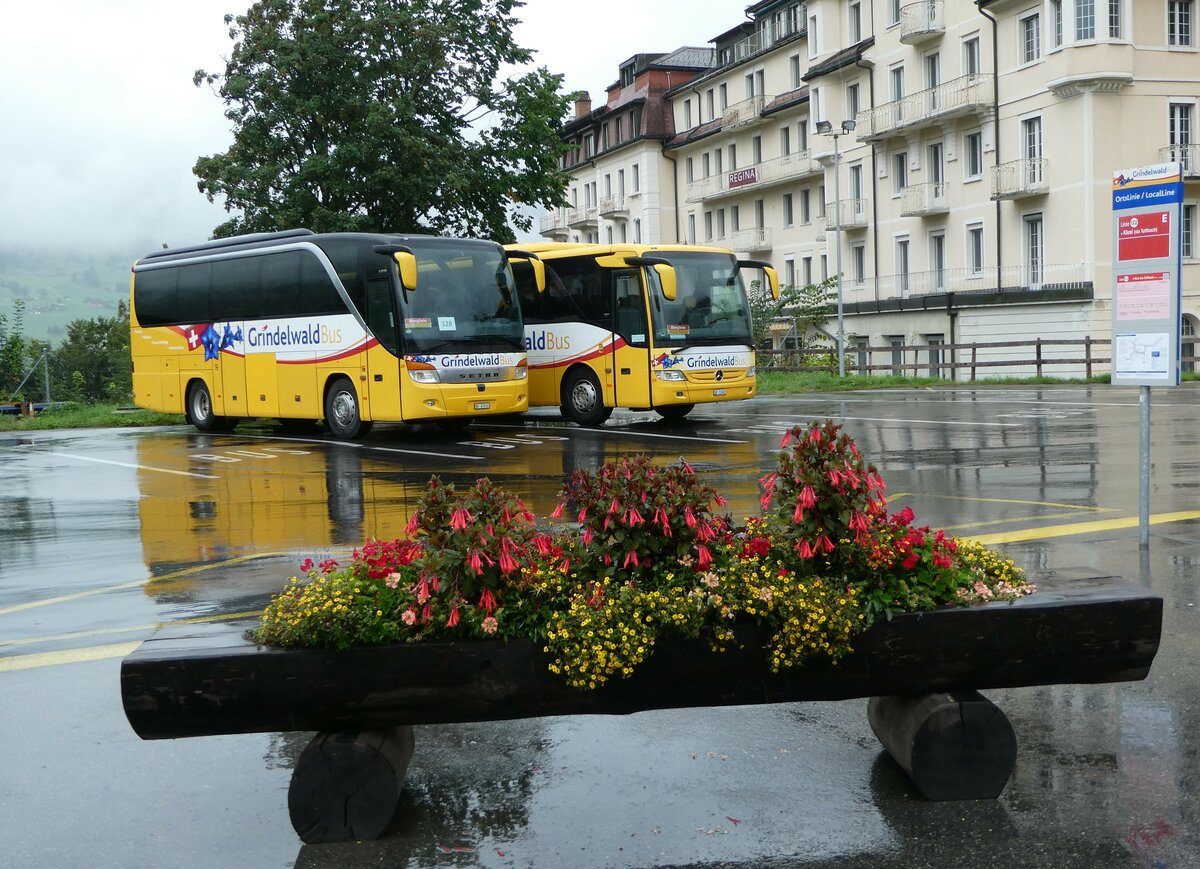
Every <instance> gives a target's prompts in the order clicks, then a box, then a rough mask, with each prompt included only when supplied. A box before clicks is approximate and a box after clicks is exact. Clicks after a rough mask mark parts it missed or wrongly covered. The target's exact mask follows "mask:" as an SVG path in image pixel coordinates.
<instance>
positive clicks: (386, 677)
mask: <svg viewBox="0 0 1200 869" xmlns="http://www.w3.org/2000/svg"><path fill="white" fill-rule="evenodd" d="M1031 580H1032V581H1034V582H1036V583H1037V585H1038V591H1037V592H1036V593H1035V594H1033V595H1030V596H1028V597H1023V598H1020V599H1018V600H1016V601H1013V602H1004V603H984V604H976V605H972V606H968V607H956V608H949V609H941V610H937V611H933V612H923V613H909V614H902V615H898V616H896V617H895V618H893V619H892V620H891V621H884V620H882V619H881V620H879V621H878V622H877V623H876V624H875V625H873V626H872V627H871V628H870V629H869V630H867V631H865V632H864V633H862V634H861V635H858V636H857V637H855V638H854V642H853V647H854V651H853V652H852V653H850V654H849V655H847V656H846V657H845V658H843V659H842V660H841V661H840V662H839V663H838V664H836V665H832V664H830V663H829V662H828V661H821V660H818V661H814V662H810V663H809V664H807V665H805V666H802V667H799V668H795V669H791V670H786V671H784V672H782V673H778V674H773V673H771V672H770V669H769V666H768V654H767V651H766V646H767V642H768V640H769V635H768V634H766V633H765V632H764V631H762V630H761V629H759V628H758V627H756V626H753V625H746V626H742V627H739V628H738V629H737V636H738V640H739V642H740V644H741V648H740V649H735V648H730V649H729V650H728V651H726V652H723V653H716V652H712V651H711V650H710V648H709V645H708V642H707V641H706V640H705V639H703V638H702V639H697V640H689V639H671V640H662V641H660V642H659V643H658V644H657V645H656V647H655V650H654V653H653V654H652V655H651V656H650V658H649V659H648V660H647V661H646V662H645V663H644V664H642V665H641V666H640V667H639V668H638V669H637V670H636V671H635V673H634V675H633V676H631V677H630V678H628V679H618V680H614V681H613V682H611V683H609V684H608V685H605V686H604V687H602V688H600V689H597V690H594V691H581V690H578V689H573V688H570V687H568V686H567V685H565V684H564V683H563V681H562V679H561V678H560V677H558V676H556V675H554V674H552V673H550V672H549V671H548V669H547V664H548V658H547V656H546V655H545V654H544V653H543V652H542V650H541V648H540V646H538V645H537V644H535V643H532V642H530V641H523V640H510V641H495V642H491V641H463V642H428V643H419V644H409V645H395V646H378V647H366V648H354V649H347V650H345V651H340V652H339V651H323V650H315V649H276V648H267V647H264V646H257V645H255V644H254V643H252V642H250V641H249V640H247V639H246V638H245V636H244V629H245V627H247V625H245V624H242V625H241V626H232V627H231V626H226V627H225V629H224V631H223V632H217V631H214V629H213V628H211V627H208V628H198V627H195V626H187V627H185V628H180V629H173V630H169V631H164V632H162V633H160V634H159V635H156V636H155V637H153V638H151V639H149V640H147V641H145V642H144V643H142V644H141V646H140V647H139V648H138V649H137V650H135V651H134V652H133V653H131V654H130V655H129V656H127V657H126V658H125V660H124V661H123V663H122V667H121V692H122V700H123V704H124V708H125V713H126V716H127V717H128V719H129V722H130V724H131V725H132V726H133V729H134V730H135V731H136V732H137V733H138V735H139V736H141V737H142V738H144V739H172V738H178V737H189V736H205V735H213V734H226V733H249V732H275V731H288V730H315V731H319V732H320V733H319V735H318V736H317V737H316V740H321V741H325V740H328V739H329V738H330V737H329V736H328V734H340V735H344V736H340V737H339V739H340V740H341V741H340V742H338V743H337V744H338V745H340V746H342V747H341V748H340V749H339V751H340V752H341V754H343V755H345V757H346V758H347V760H346V761H345V763H341V762H339V761H338V759H337V757H336V755H338V753H339V751H330V750H324V751H320V750H318V749H313V752H314V754H319V755H320V756H321V757H322V758H323V760H322V761H321V762H320V763H311V762H310V763H306V762H305V761H304V758H303V757H302V758H301V762H300V763H299V764H298V765H297V769H296V772H295V774H294V778H293V782H292V794H291V796H290V798H289V803H290V808H291V813H292V819H293V824H294V825H295V826H296V829H297V832H298V833H300V835H301V836H302V837H303V838H305V841H310V842H313V841H333V840H337V839H344V838H352V837H354V838H359V839H362V838H370V837H372V836H376V835H379V833H380V832H382V829H383V826H386V824H384V825H383V826H381V825H380V821H379V818H378V811H377V805H376V804H377V803H378V802H379V800H369V801H365V802H366V803H368V804H371V805H372V806H375V807H374V808H372V812H374V815H375V816H373V817H372V818H370V819H366V818H364V819H362V820H361V821H360V820H358V819H357V818H356V816H355V814H354V811H353V806H352V805H351V804H352V803H354V802H355V800H354V795H355V793H356V790H357V788H358V782H360V781H361V782H363V783H366V782H375V783H376V784H375V785H372V787H375V788H377V789H378V792H379V793H381V794H382V795H383V796H384V798H385V800H384V801H385V802H387V801H389V800H392V793H393V791H394V792H395V793H396V794H398V791H399V786H400V785H399V782H401V781H402V780H403V776H404V770H405V768H406V767H407V764H408V757H410V756H411V753H412V741H411V740H412V734H411V727H410V726H411V725H416V724H434V723H446V722H468V721H492V720H502V719H515V718H530V717H539V716H547V715H576V714H628V713H632V712H639V711H643V710H649V709H666V708H682V707H705V706H727V705H742V704H759V703H783V702H794V701H804V700H844V699H849V698H856V697H872V698H876V699H875V700H873V701H872V703H871V704H870V707H869V711H868V714H869V718H870V722H871V725H872V728H873V729H874V730H875V733H876V735H877V736H878V737H879V739H880V741H881V743H882V744H883V745H884V747H885V748H886V749H887V750H888V751H889V753H890V754H891V755H892V756H893V757H894V758H896V760H897V762H898V763H899V764H900V765H901V767H903V768H904V769H905V771H906V772H907V773H908V774H909V775H910V776H911V777H912V779H913V781H914V783H915V784H916V785H917V786H918V788H919V789H921V791H922V792H923V793H924V794H925V795H926V796H927V797H929V798H931V799H980V798H994V797H996V796H997V795H998V794H999V793H1000V790H1001V789H1002V788H1003V787H1004V784H1005V782H1007V780H1008V778H1009V775H1010V774H1011V772H1012V768H1013V764H1014V762H1015V757H1016V741H1015V738H1014V737H1013V735H1012V734H1013V731H1012V727H1011V725H1010V724H1009V722H1008V720H1007V719H1006V718H1005V717H1004V714H1003V713H1002V712H1000V710H999V709H997V708H996V707H995V706H994V705H992V704H991V703H990V702H988V701H987V700H986V699H985V698H983V697H982V696H981V695H979V694H978V693H977V691H978V690H979V689H987V688H1012V687H1019V686H1032V685H1050V684H1064V683H1065V684H1077V683H1100V682H1123V681H1135V680H1139V679H1143V678H1145V677H1146V675H1147V674H1148V673H1149V670H1150V665H1151V663H1152V661H1153V659H1154V656H1155V654H1156V652H1157V650H1158V644H1159V636H1160V631H1161V625H1162V605H1163V602H1162V598H1161V597H1159V596H1157V595H1155V594H1152V593H1150V592H1148V591H1146V590H1145V589H1142V588H1140V587H1138V586H1135V585H1133V584H1131V583H1128V582H1126V581H1124V580H1123V579H1121V578H1119V577H1113V576H1099V575H1095V574H1094V573H1091V572H1087V571H1066V572H1063V571H1060V572H1057V573H1054V574H1050V575H1045V576H1035V577H1031ZM364 732H371V734H372V735H370V736H369V737H366V739H367V740H368V742H369V745H368V746H367V747H366V748H362V747H361V746H360V747H359V748H357V749H355V748H345V745H346V744H349V743H354V742H355V740H356V739H357V740H359V742H361V741H362V740H361V739H359V737H360V735H361V734H363V733H364ZM370 740H375V741H374V742H370ZM310 748H312V746H310ZM307 753H308V752H306V754H307ZM364 757H367V758H378V760H377V761H366V762H364V760H363V758H364ZM378 764H383V767H382V768H381V767H379V766H378ZM389 777H390V779H389ZM389 780H390V783H389ZM380 782H382V783H383V784H382V785H380V784H379V783H380ZM364 786H365V784H364ZM323 791H324V792H326V795H325V797H324V798H322V797H321V794H322V792H323ZM331 793H336V794H337V795H340V796H337V797H336V798H335V797H331V796H330V794H331ZM322 799H324V804H323V805H322V806H319V805H317V803H318V802H319V801H320V800H322ZM359 802H360V803H361V802H364V801H362V800H359ZM392 807H394V801H393V802H392ZM388 817H390V809H389V814H388Z"/></svg>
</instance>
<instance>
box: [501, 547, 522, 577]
mask: <svg viewBox="0 0 1200 869" xmlns="http://www.w3.org/2000/svg"><path fill="white" fill-rule="evenodd" d="M518 569H519V567H518V565H517V562H515V561H513V557H512V556H511V555H509V554H508V553H507V552H501V553H500V572H501V573H512V572H513V571H515V570H518Z"/></svg>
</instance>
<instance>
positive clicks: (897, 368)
mask: <svg viewBox="0 0 1200 869" xmlns="http://www.w3.org/2000/svg"><path fill="white" fill-rule="evenodd" d="M885 340H886V341H887V342H888V346H889V347H891V348H892V376H893V377H903V376H904V368H903V367H902V366H903V365H904V336H903V335H888V336H887V338H886V339H885Z"/></svg>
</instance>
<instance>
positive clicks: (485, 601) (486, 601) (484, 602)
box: [479, 588, 496, 613]
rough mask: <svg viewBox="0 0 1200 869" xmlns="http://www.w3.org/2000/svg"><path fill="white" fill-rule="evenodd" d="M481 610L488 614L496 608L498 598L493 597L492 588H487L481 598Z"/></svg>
mask: <svg viewBox="0 0 1200 869" xmlns="http://www.w3.org/2000/svg"><path fill="white" fill-rule="evenodd" d="M479 608H480V609H481V610H483V611H484V612H488V613H490V612H491V611H492V610H494V609H495V608H496V598H494V597H493V596H492V590H491V589H490V588H485V589H484V590H483V594H481V595H480V596H479Z"/></svg>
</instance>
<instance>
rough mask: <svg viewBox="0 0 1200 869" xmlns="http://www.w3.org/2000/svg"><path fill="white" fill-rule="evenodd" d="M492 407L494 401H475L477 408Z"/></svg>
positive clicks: (485, 408) (487, 408) (486, 408)
mask: <svg viewBox="0 0 1200 869" xmlns="http://www.w3.org/2000/svg"><path fill="white" fill-rule="evenodd" d="M491 407H492V403H491V402H490V401H477V402H475V409H476V410H490V409H491Z"/></svg>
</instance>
